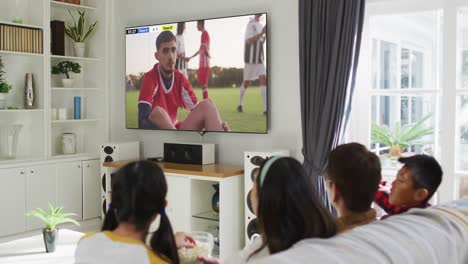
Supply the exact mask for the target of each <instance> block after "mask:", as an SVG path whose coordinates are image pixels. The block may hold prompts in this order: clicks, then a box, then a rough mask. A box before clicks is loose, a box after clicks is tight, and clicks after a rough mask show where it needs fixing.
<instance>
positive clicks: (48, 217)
mask: <svg viewBox="0 0 468 264" xmlns="http://www.w3.org/2000/svg"><path fill="white" fill-rule="evenodd" d="M48 210H49V211H48V212H46V211H45V210H43V209H41V208H36V209H34V210H31V211H30V212H28V213H27V214H26V215H27V216H33V217H37V218H39V219H40V220H42V221H43V222H44V223H45V225H46V228H47V229H50V230H53V229H55V228H56V226H57V225H58V224H61V223H73V224H75V225H80V224H79V223H78V222H77V221H75V220H74V219H71V218H69V216H73V215H76V214H74V213H62V210H63V206H59V207H54V206H53V205H52V204H50V203H49V205H48Z"/></svg>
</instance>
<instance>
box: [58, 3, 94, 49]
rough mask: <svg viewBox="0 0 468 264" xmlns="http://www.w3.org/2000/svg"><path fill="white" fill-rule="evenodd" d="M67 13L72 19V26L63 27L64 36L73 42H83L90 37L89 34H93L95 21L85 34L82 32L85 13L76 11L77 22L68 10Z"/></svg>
mask: <svg viewBox="0 0 468 264" xmlns="http://www.w3.org/2000/svg"><path fill="white" fill-rule="evenodd" d="M68 13H69V14H70V16H71V18H72V19H73V25H72V26H66V27H65V33H66V35H67V36H68V37H70V38H71V39H72V40H73V41H74V42H84V41H85V40H86V39H87V38H88V37H89V36H90V35H91V33H93V32H94V30H95V28H96V25H97V21H95V22H94V23H92V24H91V25H90V26H89V27H88V29H87V30H86V32H84V30H85V22H86V18H85V14H86V11H80V10H77V13H78V21H76V19H75V17H74V16H73V14H72V12H71V11H70V10H68Z"/></svg>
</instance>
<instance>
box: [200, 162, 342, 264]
mask: <svg viewBox="0 0 468 264" xmlns="http://www.w3.org/2000/svg"><path fill="white" fill-rule="evenodd" d="M251 202H252V207H253V209H254V211H255V214H256V215H257V224H258V227H259V231H260V237H258V238H257V239H254V240H253V241H252V242H251V244H250V245H247V246H246V247H245V248H244V249H243V250H242V251H241V252H240V253H239V254H238V256H235V257H233V258H229V259H226V261H223V263H225V262H229V263H244V262H247V261H248V260H252V259H256V258H261V257H265V256H268V255H270V254H274V253H278V252H281V251H283V250H287V249H289V248H290V247H291V246H292V245H294V244H295V243H296V242H298V241H300V240H302V239H306V238H329V237H332V236H333V235H335V234H336V223H335V221H334V219H333V217H332V216H331V214H330V213H329V212H328V210H327V209H326V208H325V207H324V206H323V204H322V202H321V200H320V199H319V197H318V196H317V195H316V193H315V192H314V189H313V185H312V180H311V178H310V177H309V176H308V175H307V174H306V172H305V170H304V168H303V166H302V164H301V163H300V162H299V161H297V160H296V159H294V158H290V157H272V158H270V159H268V160H266V161H265V162H264V163H263V164H262V166H261V167H260V172H259V174H258V175H257V176H256V179H255V181H254V187H253V190H252V193H251ZM200 260H202V261H204V262H205V263H218V261H217V260H214V259H207V258H202V257H200Z"/></svg>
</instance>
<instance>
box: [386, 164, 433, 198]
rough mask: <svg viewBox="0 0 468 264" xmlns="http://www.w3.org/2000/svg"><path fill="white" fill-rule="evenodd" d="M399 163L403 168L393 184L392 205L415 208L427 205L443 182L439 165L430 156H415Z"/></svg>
mask: <svg viewBox="0 0 468 264" xmlns="http://www.w3.org/2000/svg"><path fill="white" fill-rule="evenodd" d="M398 161H399V162H401V163H403V167H402V168H401V169H400V170H399V171H398V174H397V177H396V179H395V180H394V181H393V182H392V189H391V192H390V197H389V202H390V204H392V205H400V206H414V205H419V204H425V203H427V202H428V201H429V199H431V197H432V195H434V193H435V192H436V190H437V188H438V187H439V185H440V182H441V181H442V168H441V167H440V165H439V163H438V162H437V161H436V160H435V159H434V158H433V157H431V156H428V155H414V156H412V157H408V158H400V159H398Z"/></svg>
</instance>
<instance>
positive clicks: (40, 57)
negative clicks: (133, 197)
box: [0, 0, 111, 237]
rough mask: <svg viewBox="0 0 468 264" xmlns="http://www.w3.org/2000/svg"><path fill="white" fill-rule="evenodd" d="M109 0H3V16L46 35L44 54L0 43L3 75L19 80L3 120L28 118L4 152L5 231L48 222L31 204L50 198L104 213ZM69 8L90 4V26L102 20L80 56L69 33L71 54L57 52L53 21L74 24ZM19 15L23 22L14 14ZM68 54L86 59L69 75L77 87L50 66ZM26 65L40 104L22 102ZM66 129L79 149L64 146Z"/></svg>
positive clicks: (92, 215) (0, 227) (0, 169)
mask: <svg viewBox="0 0 468 264" xmlns="http://www.w3.org/2000/svg"><path fill="white" fill-rule="evenodd" d="M110 2H111V0H81V5H73V4H67V3H62V2H57V1H51V0H7V1H0V24H6V25H11V26H20V27H29V28H33V29H35V30H37V29H40V30H42V39H43V42H42V47H43V53H41V54H37V53H28V52H15V51H6V50H0V56H1V57H2V61H3V64H4V66H5V67H4V71H5V72H6V73H5V75H4V78H5V79H6V81H7V82H8V83H9V84H11V85H13V90H11V91H10V93H8V94H7V96H6V100H7V107H8V106H13V107H15V108H18V109H5V110H0V127H2V126H8V125H13V124H21V125H22V129H21V132H20V134H19V138H18V145H17V153H16V158H15V159H5V157H3V156H2V155H1V154H0V185H1V186H3V189H2V188H1V187H0V190H1V195H0V196H1V198H2V199H0V210H1V211H5V212H7V211H8V212H10V211H11V212H12V213H11V214H9V215H10V217H9V218H8V220H6V221H4V223H2V224H0V237H4V236H10V235H18V234H20V233H24V232H30V231H33V230H36V228H40V227H42V226H39V225H37V226H36V225H34V224H32V225H31V224H30V223H29V221H30V220H29V219H27V217H26V210H27V209H30V208H33V207H34V208H35V207H41V208H46V207H47V203H48V202H51V203H53V204H60V205H63V206H65V208H64V211H65V210H66V211H67V212H74V213H76V214H77V217H78V220H83V221H84V220H89V219H94V220H96V219H97V217H99V216H100V205H101V202H100V189H99V186H100V171H99V169H100V161H99V151H100V145H101V144H102V143H103V142H107V141H108V125H107V123H108V79H109V78H108V68H109V67H108V57H109V55H108V48H107V46H108V42H109V13H110V10H109V9H110V7H109V6H110ZM68 10H70V11H71V12H72V13H74V14H75V18H77V17H78V15H77V13H76V10H83V11H85V12H86V15H85V19H86V24H85V26H86V27H88V23H89V22H94V21H98V24H97V27H96V29H95V32H94V33H93V35H91V36H90V37H89V38H88V39H87V40H86V41H85V43H86V53H85V57H75V56H74V52H73V43H72V41H71V40H70V39H69V38H68V37H67V36H64V39H65V55H64V56H57V55H53V54H52V53H51V47H50V39H51V37H50V36H51V29H50V22H51V21H53V20H61V21H65V25H71V24H72V23H73V22H72V18H71V17H70V14H69V13H68ZM18 17H19V18H21V19H22V21H23V23H20V24H18V23H13V22H11V21H13V19H14V18H18ZM20 44H24V43H21V42H20ZM66 60H70V61H73V62H77V63H79V64H80V65H81V73H79V74H73V75H72V76H71V77H72V78H74V79H75V84H74V86H73V88H64V87H62V85H61V80H60V78H61V77H60V76H57V75H52V74H51V66H53V65H56V64H57V63H59V62H61V61H66ZM26 73H32V74H33V78H34V92H35V96H34V98H35V102H34V109H24V86H25V74H26ZM74 96H80V97H81V101H82V114H81V118H82V119H80V120H73V119H71V118H72V116H73V98H74ZM58 108H66V109H67V112H68V119H67V120H52V118H51V109H58ZM63 133H75V135H76V150H77V151H76V153H75V154H72V155H64V154H63V153H62V151H61V139H62V134H63ZM1 144H2V143H0V147H1ZM0 153H1V152H0ZM54 186H56V187H54ZM45 188H49V189H45ZM47 190H49V191H47ZM12 197H14V199H13V198H12ZM36 231H37V230H36Z"/></svg>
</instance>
